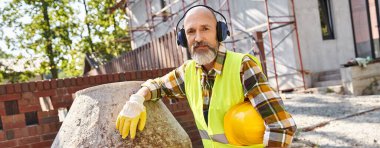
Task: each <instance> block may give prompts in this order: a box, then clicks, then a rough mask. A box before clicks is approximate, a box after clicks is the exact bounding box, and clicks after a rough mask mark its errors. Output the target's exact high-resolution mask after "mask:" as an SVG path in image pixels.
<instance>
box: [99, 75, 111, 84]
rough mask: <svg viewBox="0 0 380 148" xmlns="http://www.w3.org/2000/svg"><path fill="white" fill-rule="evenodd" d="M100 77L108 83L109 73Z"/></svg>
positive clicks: (103, 81)
mask: <svg viewBox="0 0 380 148" xmlns="http://www.w3.org/2000/svg"><path fill="white" fill-rule="evenodd" d="M100 78H101V79H102V84H103V83H108V82H109V81H108V78H107V75H101V76H100Z"/></svg>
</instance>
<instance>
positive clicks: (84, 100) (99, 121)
mask: <svg viewBox="0 0 380 148" xmlns="http://www.w3.org/2000/svg"><path fill="white" fill-rule="evenodd" d="M141 83H142V82H140V81H127V82H118V83H111V84H105V85H99V86H95V87H91V88H87V89H84V90H81V91H78V92H77V93H76V97H75V100H74V102H73V105H72V106H71V108H70V111H69V113H68V115H67V116H66V118H65V120H64V122H63V124H62V126H61V128H60V130H59V132H58V134H57V136H56V138H55V139H54V142H53V144H52V147H134V148H138V147H144V148H146V147H155V148H156V147H165V148H167V147H191V141H190V138H189V136H188V135H187V134H186V132H185V130H184V129H183V128H182V127H181V126H180V124H179V123H178V122H177V120H176V119H175V118H174V116H173V115H172V114H171V113H170V111H169V110H168V109H167V108H166V106H165V104H164V103H162V101H157V102H153V101H148V102H145V103H144V105H145V107H146V108H147V122H146V126H145V129H144V130H143V131H142V132H137V134H136V138H135V139H134V140H131V139H129V137H127V138H126V139H122V138H121V136H120V134H119V132H118V131H117V130H116V129H115V122H116V118H117V115H118V113H119V111H120V110H121V109H122V107H123V105H124V104H125V101H127V100H128V99H129V96H130V95H131V94H133V92H136V91H137V90H138V89H139V88H140V84H141Z"/></svg>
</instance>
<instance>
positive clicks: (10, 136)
mask: <svg viewBox="0 0 380 148" xmlns="http://www.w3.org/2000/svg"><path fill="white" fill-rule="evenodd" d="M4 134H5V139H6V140H12V139H15V132H14V131H13V130H12V129H11V130H7V131H5V133H4Z"/></svg>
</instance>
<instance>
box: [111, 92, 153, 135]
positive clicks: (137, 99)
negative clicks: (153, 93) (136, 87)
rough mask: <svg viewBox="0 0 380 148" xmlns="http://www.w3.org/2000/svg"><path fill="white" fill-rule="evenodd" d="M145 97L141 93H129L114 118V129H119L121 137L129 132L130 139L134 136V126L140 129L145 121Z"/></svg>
mask: <svg viewBox="0 0 380 148" xmlns="http://www.w3.org/2000/svg"><path fill="white" fill-rule="evenodd" d="M144 101H145V99H144V97H143V96H141V95H137V94H133V95H131V97H130V99H129V101H127V102H126V103H125V105H124V107H123V109H122V110H121V111H120V113H119V115H118V117H117V120H116V129H117V130H119V132H120V134H121V136H122V138H123V139H125V138H126V137H127V136H128V134H129V133H131V139H134V138H135V136H136V128H137V127H138V129H139V130H140V131H142V130H143V129H144V127H145V122H146V109H145V107H144V105H143V103H144Z"/></svg>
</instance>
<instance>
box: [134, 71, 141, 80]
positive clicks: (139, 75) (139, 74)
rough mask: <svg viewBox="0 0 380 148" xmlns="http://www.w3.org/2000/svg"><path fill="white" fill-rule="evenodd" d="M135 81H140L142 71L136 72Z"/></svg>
mask: <svg viewBox="0 0 380 148" xmlns="http://www.w3.org/2000/svg"><path fill="white" fill-rule="evenodd" d="M135 73H136V80H142V71H136V72H135Z"/></svg>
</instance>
